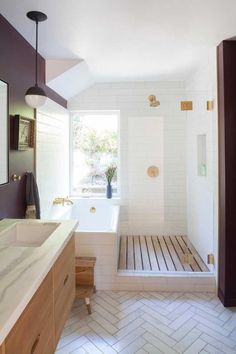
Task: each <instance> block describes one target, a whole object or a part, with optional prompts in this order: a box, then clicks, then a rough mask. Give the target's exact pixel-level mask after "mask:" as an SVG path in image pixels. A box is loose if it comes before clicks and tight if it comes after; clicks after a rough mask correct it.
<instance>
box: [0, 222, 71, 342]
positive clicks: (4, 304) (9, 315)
mask: <svg viewBox="0 0 236 354" xmlns="http://www.w3.org/2000/svg"><path fill="white" fill-rule="evenodd" d="M16 222H26V223H27V222H29V220H16V219H4V220H1V221H0V232H2V231H3V230H5V229H6V228H8V227H10V226H11V225H13V224H15V223H16ZM30 222H32V220H30ZM35 222H52V221H51V220H49V221H47V220H38V221H37V220H35ZM54 222H55V221H54ZM56 222H57V223H60V225H59V226H58V227H57V229H56V230H55V231H54V232H53V233H52V234H51V235H50V237H49V238H48V239H47V240H46V241H45V242H44V243H43V244H42V245H41V246H40V247H12V246H11V247H3V246H2V247H1V246H0V345H1V344H2V342H3V341H4V339H5V338H6V336H7V335H8V333H9V332H10V330H11V329H12V327H13V326H14V324H15V323H16V321H17V320H18V318H19V317H20V315H21V314H22V312H23V311H24V309H25V308H26V306H27V304H28V303H29V301H30V300H31V298H32V296H33V295H34V293H35V292H36V290H37V289H38V287H39V286H40V284H41V282H42V281H43V279H44V278H45V276H46V275H47V273H48V272H49V270H50V269H51V267H52V266H53V264H54V263H55V261H56V259H57V258H58V256H59V255H60V253H61V252H62V250H63V249H64V247H65V245H66V243H67V242H68V241H69V239H70V238H71V236H72V233H73V231H74V230H75V228H76V226H77V221H76V220H65V221H56Z"/></svg>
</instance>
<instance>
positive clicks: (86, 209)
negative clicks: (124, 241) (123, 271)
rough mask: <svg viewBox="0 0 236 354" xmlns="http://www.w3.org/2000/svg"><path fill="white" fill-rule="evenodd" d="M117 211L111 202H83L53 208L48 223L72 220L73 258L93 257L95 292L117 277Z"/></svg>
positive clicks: (117, 208) (118, 212) (117, 207)
mask: <svg viewBox="0 0 236 354" xmlns="http://www.w3.org/2000/svg"><path fill="white" fill-rule="evenodd" d="M119 214H120V207H119V206H118V205H112V203H111V202H110V201H106V200H105V201H99V200H86V199H85V200H83V199H79V200H78V201H77V200H76V201H74V204H73V205H65V206H57V205H56V206H53V208H52V212H51V216H50V219H63V220H65V219H75V220H78V222H79V224H78V227H77V229H76V231H75V248H76V256H81V257H82V256H93V257H96V259H97V261H96V267H95V281H96V286H97V288H98V289H103V288H104V281H105V282H106V281H107V277H108V278H109V279H110V278H111V277H114V276H115V275H116V274H117V266H118V258H119Z"/></svg>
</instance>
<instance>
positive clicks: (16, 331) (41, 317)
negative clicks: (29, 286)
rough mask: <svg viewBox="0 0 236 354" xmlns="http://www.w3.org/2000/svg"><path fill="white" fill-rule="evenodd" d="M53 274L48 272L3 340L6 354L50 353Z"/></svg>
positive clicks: (52, 344) (52, 333) (52, 345)
mask: <svg viewBox="0 0 236 354" xmlns="http://www.w3.org/2000/svg"><path fill="white" fill-rule="evenodd" d="M54 347H55V341H54V331H53V274H52V271H50V272H49V273H48V275H47V276H46V278H45V279H44V281H43V282H42V284H41V285H40V287H39V289H38V290H37V292H36V293H35V295H34V296H33V298H32V299H31V301H30V303H29V304H28V306H27V307H26V309H25V310H24V312H23V314H22V315H21V317H20V318H19V320H18V321H17V322H16V324H15V326H14V327H13V329H12V330H11V332H10V334H9V335H8V337H7V338H6V341H5V353H6V354H13V353H14V354H52V353H54Z"/></svg>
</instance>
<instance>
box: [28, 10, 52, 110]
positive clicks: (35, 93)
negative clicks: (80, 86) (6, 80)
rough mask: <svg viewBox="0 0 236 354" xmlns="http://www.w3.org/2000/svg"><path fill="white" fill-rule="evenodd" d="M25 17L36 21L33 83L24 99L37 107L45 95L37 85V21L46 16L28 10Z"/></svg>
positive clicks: (29, 104) (42, 19)
mask: <svg viewBox="0 0 236 354" xmlns="http://www.w3.org/2000/svg"><path fill="white" fill-rule="evenodd" d="M27 17H28V18H29V19H30V20H32V21H34V22H35V23H36V47H35V85H34V86H32V87H30V88H29V89H28V90H27V91H26V93H25V101H26V103H27V104H28V106H30V107H32V108H38V107H41V106H43V105H44V104H45V102H46V99H47V96H46V93H45V92H44V90H43V89H42V88H41V87H39V86H38V23H39V22H42V21H45V20H46V19H47V16H46V15H45V14H44V13H42V12H39V11H30V12H28V13H27Z"/></svg>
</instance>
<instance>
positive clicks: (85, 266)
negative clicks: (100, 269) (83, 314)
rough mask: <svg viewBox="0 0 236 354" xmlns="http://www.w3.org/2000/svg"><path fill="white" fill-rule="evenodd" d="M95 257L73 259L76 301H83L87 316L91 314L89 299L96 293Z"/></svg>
mask: <svg viewBox="0 0 236 354" xmlns="http://www.w3.org/2000/svg"><path fill="white" fill-rule="evenodd" d="M95 263H96V257H76V258H75V284H76V293H75V297H76V299H84V301H85V304H86V307H87V310H88V313H89V315H90V314H91V305H90V297H91V296H92V294H93V293H96V287H95V284H94V266H95Z"/></svg>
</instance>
